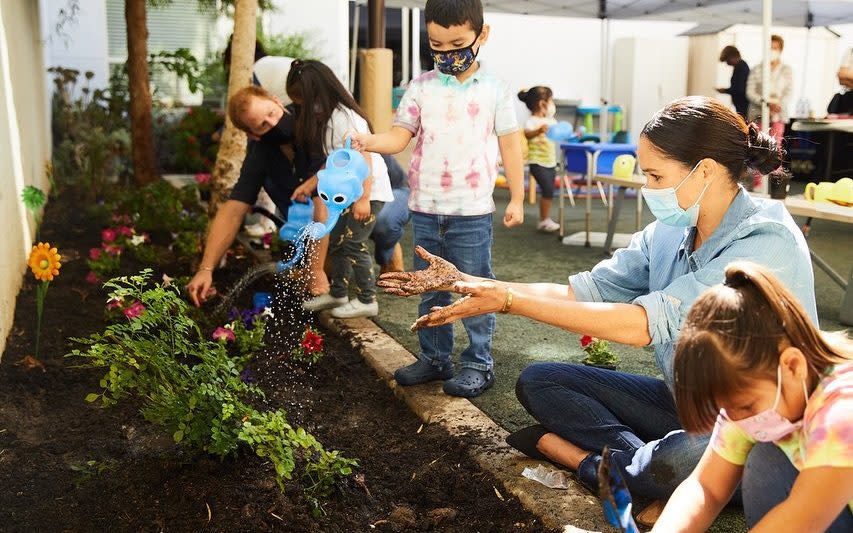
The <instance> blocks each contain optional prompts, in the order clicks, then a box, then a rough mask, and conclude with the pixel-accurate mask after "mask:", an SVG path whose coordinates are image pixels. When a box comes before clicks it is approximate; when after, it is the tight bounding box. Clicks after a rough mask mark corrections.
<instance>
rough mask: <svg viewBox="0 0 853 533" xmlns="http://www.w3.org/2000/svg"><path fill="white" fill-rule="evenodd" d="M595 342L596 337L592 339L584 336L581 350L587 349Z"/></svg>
mask: <svg viewBox="0 0 853 533" xmlns="http://www.w3.org/2000/svg"><path fill="white" fill-rule="evenodd" d="M593 341H595V338H594V337H591V336H589V335H584V336H583V337H581V348H586V347H587V346H589V345H590V344H592V343H593Z"/></svg>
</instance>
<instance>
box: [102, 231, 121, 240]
mask: <svg viewBox="0 0 853 533" xmlns="http://www.w3.org/2000/svg"><path fill="white" fill-rule="evenodd" d="M117 236H118V235H117V234H116V230H114V229H112V228H107V229H105V230H103V231H101V240H102V241H104V242H113V241H114V240H116V237H117Z"/></svg>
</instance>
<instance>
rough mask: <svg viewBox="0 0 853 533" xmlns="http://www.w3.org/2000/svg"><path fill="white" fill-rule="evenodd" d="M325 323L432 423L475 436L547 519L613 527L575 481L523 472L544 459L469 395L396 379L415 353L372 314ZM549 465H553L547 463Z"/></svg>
mask: <svg viewBox="0 0 853 533" xmlns="http://www.w3.org/2000/svg"><path fill="white" fill-rule="evenodd" d="M320 323H321V324H322V325H323V326H324V327H325V328H326V329H328V330H329V331H331V332H333V333H335V334H337V335H339V336H341V337H343V338H344V339H347V340H348V341H349V343H350V344H351V345H352V346H353V348H355V349H356V350H358V351H359V352H360V353H361V355H362V356H363V357H364V360H365V361H366V362H367V364H368V365H370V366H371V368H373V370H374V371H375V372H376V373H377V374H378V375H379V377H380V378H381V379H383V380H384V381H385V382H386V383H387V384H388V386H389V387H390V388H391V389H392V390H393V391H394V394H395V395H396V396H397V397H398V398H401V399H402V400H404V401H405V402H406V404H407V405H408V406H409V408H410V409H412V411H414V413H415V414H416V415H417V416H418V417H420V419H421V420H423V421H424V423H427V424H436V423H437V424H441V425H442V426H443V427H444V428H445V429H447V431H448V432H450V434H452V435H455V436H459V437H465V436H473V437H475V442H476V443H475V444H473V445H472V447H471V455H472V457H473V458H474V460H475V461H477V463H478V464H479V465H480V467H481V468H483V469H484V470H486V471H488V472H489V473H490V474H492V475H493V476H495V477H496V478H497V479H498V480H499V481H500V482H501V483H503V486H504V488H505V489H506V490H508V491H509V492H510V493H512V494H513V495H515V496H516V497H518V499H519V500H520V501H521V503H522V505H524V507H525V508H526V509H528V510H529V511H530V512H532V513H533V514H535V515H537V516H538V517H540V519H541V520H542V522H543V523H544V524H545V525H546V526H548V527H550V528H554V529H558V530H562V529H563V527H565V526H566V525H572V526H575V527H579V528H583V529H592V530H596V531H607V530H609V528H608V526H607V525H605V522H604V519H603V516H602V513H601V505H600V503H599V502H598V500H597V499H596V498H595V497H594V496H592V495H591V494H589V493H588V492H587V491H586V489H584V488H582V487H581V486H580V485H579V484H577V483H575V482H574V481H570V483H571V485H570V487H569V488H568V490H565V491H562V490H554V489H549V488H547V487H545V486H543V485H540V484H539V483H536V482H534V481H531V480H529V479H526V478H524V477H522V476H521V471H522V470H523V469H524V467H526V466H530V467H535V466H536V465H537V464H540V462H539V461H533V460H530V459H527V458H525V457H523V456H521V455H519V454H518V453H517V452H515V451H514V450H513V449H512V448H510V447H509V446H508V445H507V444H506V443H505V442H504V438H505V437H506V435H507V431H506V430H504V429H503V428H501V427H500V426H498V425H497V424H496V423H495V422H494V421H493V420H492V419H491V418H489V417H488V416H487V415H486V414H485V413H483V412H482V411H481V410H480V409H478V408H477V407H476V406H475V405H474V404H472V403H471V402H470V401H468V400H466V399H464V398H454V397H451V396H447V395H445V394H444V393H443V392H442V390H441V384H440V383H429V384H425V385H418V386H413V387H400V386H398V385H397V382H396V381H394V370H396V369H397V368H399V367H401V366H404V365H407V364H410V363H413V362H414V361H415V357H414V356H413V355H412V354H411V353H409V351H408V350H406V349H405V348H404V347H403V346H402V345H400V343H398V342H397V341H396V340H394V339H393V338H392V337H391V336H390V335H388V334H387V333H385V331H384V330H383V329H382V328H380V327H379V326H378V325H376V324H375V323H374V322H373V321H371V320H368V319H366V318H358V319H351V320H339V319H334V318H332V317H331V316H330V315H329V314H328V312H324V313H321V314H320ZM546 466H549V467H550V465H546Z"/></svg>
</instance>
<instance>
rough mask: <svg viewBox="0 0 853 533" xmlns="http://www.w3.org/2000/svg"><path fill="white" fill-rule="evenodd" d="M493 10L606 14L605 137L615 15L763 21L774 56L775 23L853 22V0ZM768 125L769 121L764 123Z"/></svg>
mask: <svg viewBox="0 0 853 533" xmlns="http://www.w3.org/2000/svg"><path fill="white" fill-rule="evenodd" d="M386 5H387V6H388V7H410V8H422V7H423V5H424V2H423V0H387V1H386ZM483 8H484V9H485V10H486V11H487V12H496V13H515V14H519V15H542V16H559V17H578V18H598V19H600V20H601V24H602V31H601V50H602V54H601V57H602V61H601V63H602V64H601V73H600V85H599V87H600V91H599V94H600V100H601V104H602V113H601V120H600V124H601V130H602V140H604V133H605V131H606V126H607V111H606V110H607V102H608V100H609V98H608V95H607V94H606V93H607V87H608V79H607V78H608V73H609V64H608V61H609V55H610V54H609V42H610V41H609V22H608V21H609V20H610V19H646V20H669V21H684V22H696V23H699V22H707V21H709V20H713V21H714V23H719V24H757V25H761V26H763V28H764V36H763V37H764V53H763V58H762V60H763V61H764V62H766V60H767V58H768V57H769V56H770V28H771V26H774V25H775V26H796V27H808V28H811V27H813V26H828V25H832V24H846V23H851V22H853V0H483ZM763 75H764V79H763V80H762V88H763V93H764V94H763V95H762V96H763V99H764V102H765V103H764V105H763V106H762V107H763V109H762V116H764V117H766V116H767V115H768V111H769V110H768V108H767V101H768V100H769V93H768V91H769V85H770V80H769V76H770V69H763ZM763 127H764V128H765V130H767V129H768V128H769V123H768V122H767V121H765V123H764V124H763Z"/></svg>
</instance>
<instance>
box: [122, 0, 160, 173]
mask: <svg viewBox="0 0 853 533" xmlns="http://www.w3.org/2000/svg"><path fill="white" fill-rule="evenodd" d="M145 2H146V0H125V3H124V19H125V22H126V24H127V78H128V85H129V89H130V136H131V137H130V138H131V151H132V156H133V177H134V180H135V181H136V183H137V184H139V185H145V184H146V183H151V182H153V181H156V180H157V178H158V175H157V163H156V160H155V157H154V129H153V125H152V120H151V91H150V89H149V87H148V25H147V20H146V13H145Z"/></svg>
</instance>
